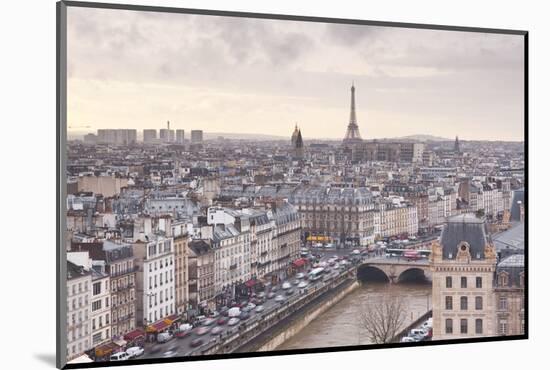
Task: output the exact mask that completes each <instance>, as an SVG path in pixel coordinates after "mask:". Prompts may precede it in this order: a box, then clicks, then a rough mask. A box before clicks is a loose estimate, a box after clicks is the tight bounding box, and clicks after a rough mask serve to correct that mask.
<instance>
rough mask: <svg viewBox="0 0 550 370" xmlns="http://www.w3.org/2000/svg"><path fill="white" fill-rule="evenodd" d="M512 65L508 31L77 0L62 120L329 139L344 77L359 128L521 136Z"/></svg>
mask: <svg viewBox="0 0 550 370" xmlns="http://www.w3.org/2000/svg"><path fill="white" fill-rule="evenodd" d="M523 68H524V60H523V36H517V35H498V34H483V33H471V32H457V31H434V30H420V29H403V28H391V27H374V26H359V25H342V24H325V23H316V22H296V21H283V20H265V19H250V18H235V17H218V16H204V15H187V14H169V13H151V12H136V11H128V10H112V9H88V8H78V7H75V8H69V9H68V71H67V73H68V126H69V128H68V130H69V134H70V135H71V134H74V133H76V132H79V131H89V132H95V131H96V130H97V129H101V128H135V129H137V130H138V132H141V131H142V130H143V129H149V128H155V129H157V130H158V129H160V128H165V127H166V121H167V120H169V121H170V124H171V126H170V127H171V128H172V129H184V130H185V131H186V132H190V131H191V130H194V129H199V130H203V131H205V132H213V133H218V132H219V133H224V132H226V133H227V132H230V131H231V132H235V133H242V134H245V133H246V134H267V135H274V136H281V137H290V135H291V134H292V131H293V130H294V125H295V124H296V123H297V124H298V125H299V126H300V128H301V130H302V135H303V137H304V139H305V140H307V139H308V138H309V139H314V138H318V139H326V140H338V139H342V138H343V137H344V135H345V131H346V127H347V123H348V120H349V109H350V86H351V84H352V82H353V83H354V84H355V87H356V105H357V120H358V125H359V130H360V133H361V136H362V138H363V139H367V140H368V139H374V138H397V137H403V136H409V135H433V136H439V137H445V138H449V139H451V138H454V137H455V136H456V135H458V136H459V137H460V138H461V139H464V140H492V141H495V140H503V141H523V140H524V137H523V132H524V104H523V99H524V81H523V78H524V74H523ZM84 126H90V128H89V129H87V130H82V127H84ZM186 137H188V134H187V133H186Z"/></svg>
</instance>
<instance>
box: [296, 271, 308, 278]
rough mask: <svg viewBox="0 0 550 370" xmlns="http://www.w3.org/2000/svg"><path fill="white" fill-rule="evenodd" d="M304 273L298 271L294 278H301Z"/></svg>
mask: <svg viewBox="0 0 550 370" xmlns="http://www.w3.org/2000/svg"><path fill="white" fill-rule="evenodd" d="M305 276H306V275H305V274H304V273H303V272H299V273H297V274H296V279H303V278H304V277H305Z"/></svg>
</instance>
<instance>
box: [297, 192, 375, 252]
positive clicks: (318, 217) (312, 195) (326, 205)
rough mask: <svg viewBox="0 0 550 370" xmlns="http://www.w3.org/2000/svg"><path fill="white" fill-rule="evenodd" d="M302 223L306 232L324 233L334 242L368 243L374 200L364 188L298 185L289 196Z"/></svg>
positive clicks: (321, 234) (372, 238)
mask: <svg viewBox="0 0 550 370" xmlns="http://www.w3.org/2000/svg"><path fill="white" fill-rule="evenodd" d="M289 202H290V203H291V204H293V205H294V206H296V208H297V210H298V213H299V215H300V220H301V226H302V229H303V231H304V233H305V234H306V235H305V236H306V239H307V237H309V236H324V237H329V238H331V239H332V240H333V241H334V242H335V243H339V244H345V243H350V244H354V245H367V244H368V243H371V242H373V241H374V215H373V212H371V211H373V210H374V208H375V204H374V202H373V197H372V194H371V192H370V191H369V190H368V189H366V188H345V189H342V188H335V187H326V186H301V187H298V188H297V189H296V190H295V191H294V192H293V193H292V195H291V196H290V199H289Z"/></svg>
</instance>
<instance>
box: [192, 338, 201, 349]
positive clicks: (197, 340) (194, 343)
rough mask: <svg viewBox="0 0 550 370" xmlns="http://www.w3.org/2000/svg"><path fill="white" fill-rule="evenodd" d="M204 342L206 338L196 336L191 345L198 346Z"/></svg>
mask: <svg viewBox="0 0 550 370" xmlns="http://www.w3.org/2000/svg"><path fill="white" fill-rule="evenodd" d="M203 343H204V340H203V339H202V338H195V339H193V340H192V341H191V343H190V344H191V347H198V346H200V345H202V344H203Z"/></svg>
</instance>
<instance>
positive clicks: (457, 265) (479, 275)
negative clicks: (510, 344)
mask: <svg viewBox="0 0 550 370" xmlns="http://www.w3.org/2000/svg"><path fill="white" fill-rule="evenodd" d="M430 265H431V271H432V302H433V339H434V340H441V339H457V338H472V337H487V336H492V335H495V325H494V324H495V323H494V317H495V307H494V292H493V276H494V273H495V269H496V253H495V247H494V245H493V242H492V240H491V237H490V236H489V234H488V233H487V230H486V225H485V222H484V220H482V219H479V218H476V217H475V216H474V215H473V214H463V215H459V216H454V217H451V218H449V219H448V220H447V222H446V224H445V226H444V228H443V231H442V233H441V236H440V238H439V240H437V241H435V242H434V243H433V244H432V254H431V257H430Z"/></svg>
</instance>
